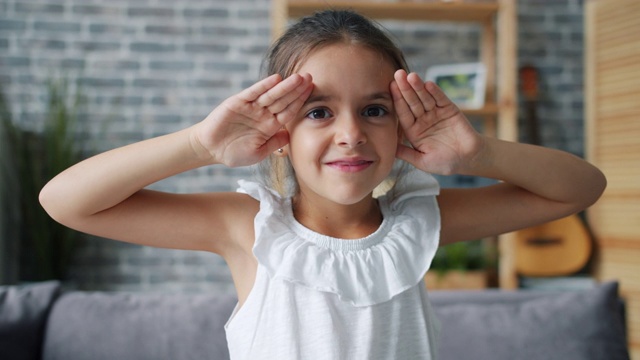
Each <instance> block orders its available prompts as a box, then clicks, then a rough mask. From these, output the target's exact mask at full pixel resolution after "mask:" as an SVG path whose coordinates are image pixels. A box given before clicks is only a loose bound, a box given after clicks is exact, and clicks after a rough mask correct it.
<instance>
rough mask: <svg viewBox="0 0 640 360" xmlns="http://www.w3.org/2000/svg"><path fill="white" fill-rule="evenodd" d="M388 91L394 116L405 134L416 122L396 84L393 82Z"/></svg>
mask: <svg viewBox="0 0 640 360" xmlns="http://www.w3.org/2000/svg"><path fill="white" fill-rule="evenodd" d="M390 90H391V97H392V99H393V107H394V108H395V111H396V116H397V117H398V121H399V122H400V126H402V128H403V129H405V132H406V130H407V129H409V128H410V127H411V125H413V123H414V122H415V121H416V118H415V116H414V115H413V112H412V111H411V109H410V108H409V105H407V102H406V101H405V99H404V97H403V96H402V93H401V92H400V89H399V88H398V84H397V83H396V82H395V81H393V82H392V83H391V85H390Z"/></svg>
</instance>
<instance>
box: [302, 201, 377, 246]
mask: <svg viewBox="0 0 640 360" xmlns="http://www.w3.org/2000/svg"><path fill="white" fill-rule="evenodd" d="M293 216H294V217H295V219H296V220H297V221H298V222H299V223H300V224H302V225H304V226H305V227H307V228H308V229H311V230H313V231H315V232H317V233H320V234H323V235H326V236H331V237H334V238H340V239H360V238H363V237H366V236H368V235H371V234H372V233H374V232H375V231H376V230H378V228H379V227H380V224H381V223H382V212H381V211H380V207H379V205H378V202H377V200H375V199H374V198H372V197H371V196H368V197H366V198H365V199H363V200H362V201H360V202H358V203H356V204H352V205H342V204H336V203H333V202H322V203H318V202H314V201H310V199H309V198H306V197H304V196H302V195H300V194H299V195H298V196H295V197H294V198H293Z"/></svg>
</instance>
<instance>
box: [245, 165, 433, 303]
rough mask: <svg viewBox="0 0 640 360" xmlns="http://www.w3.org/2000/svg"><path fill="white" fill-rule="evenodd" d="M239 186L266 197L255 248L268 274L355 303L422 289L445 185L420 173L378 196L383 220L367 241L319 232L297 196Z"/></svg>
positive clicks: (252, 184) (257, 220)
mask: <svg viewBox="0 0 640 360" xmlns="http://www.w3.org/2000/svg"><path fill="white" fill-rule="evenodd" d="M239 185H240V189H239V191H240V192H244V193H247V194H249V195H250V196H252V197H253V198H255V199H257V200H259V201H260V211H259V212H258V214H257V215H256V217H255V220H254V223H255V235H256V239H255V244H254V247H253V253H254V255H255V257H256V259H257V260H258V263H259V264H260V265H262V266H264V267H265V268H266V270H267V273H268V274H269V276H270V277H271V278H272V279H281V280H285V281H288V282H291V283H295V284H298V285H301V286H305V287H308V288H311V289H315V290H317V291H321V292H327V293H333V294H335V295H337V296H338V297H339V298H340V299H341V300H342V301H347V302H350V303H351V304H353V305H355V306H370V305H374V304H378V303H382V302H385V301H388V300H390V299H391V298H393V297H394V296H396V295H398V294H400V293H402V292H404V291H405V290H407V289H409V288H411V287H413V286H415V285H416V284H417V283H418V282H420V280H421V279H422V277H423V276H424V274H425V273H426V271H427V270H428V269H429V266H430V265H431V261H432V259H433V256H434V255H435V252H436V250H437V247H438V240H439V235H440V214H439V210H438V205H437V202H436V199H435V196H436V195H437V194H438V192H439V186H438V183H437V181H436V180H435V179H434V178H433V177H432V176H430V175H428V174H426V173H423V172H420V171H418V170H415V171H412V172H410V173H409V174H406V175H405V176H404V178H403V179H402V180H401V181H400V182H399V183H398V184H396V186H395V187H394V189H393V190H392V191H390V192H389V193H387V194H386V195H384V196H381V197H379V198H378V201H379V205H380V209H381V211H382V215H383V221H382V224H381V225H380V227H379V228H378V229H377V230H376V231H375V232H374V233H372V234H370V235H369V236H367V237H364V238H361V239H348V240H346V239H338V238H333V237H330V236H326V235H322V234H319V233H317V232H315V231H312V230H310V229H308V228H306V227H305V226H303V225H302V224H300V223H299V222H298V221H297V220H296V219H295V218H294V216H293V212H292V206H291V199H290V198H283V197H280V196H279V194H277V193H276V192H275V191H273V190H271V189H269V188H267V187H265V186H263V185H261V184H258V183H255V182H249V181H240V182H239Z"/></svg>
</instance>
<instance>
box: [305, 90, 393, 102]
mask: <svg viewBox="0 0 640 360" xmlns="http://www.w3.org/2000/svg"><path fill="white" fill-rule="evenodd" d="M331 99H333V97H332V96H330V95H322V94H318V95H312V96H310V97H309V98H308V99H307V101H305V102H304V103H305V105H306V104H311V103H315V102H326V101H329V100H331ZM365 99H367V100H380V99H382V100H391V94H389V92H385V91H381V92H377V93H373V94H371V95H369V96H366V97H365Z"/></svg>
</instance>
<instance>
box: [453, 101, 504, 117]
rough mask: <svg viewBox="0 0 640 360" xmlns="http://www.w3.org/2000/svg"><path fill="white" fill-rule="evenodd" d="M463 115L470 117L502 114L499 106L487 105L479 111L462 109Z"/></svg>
mask: <svg viewBox="0 0 640 360" xmlns="http://www.w3.org/2000/svg"><path fill="white" fill-rule="evenodd" d="M460 110H462V112H463V113H465V114H466V115H470V116H497V115H498V113H499V112H500V109H499V107H498V105H497V104H494V103H491V104H485V105H484V106H483V107H481V108H479V109H464V108H460Z"/></svg>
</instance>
